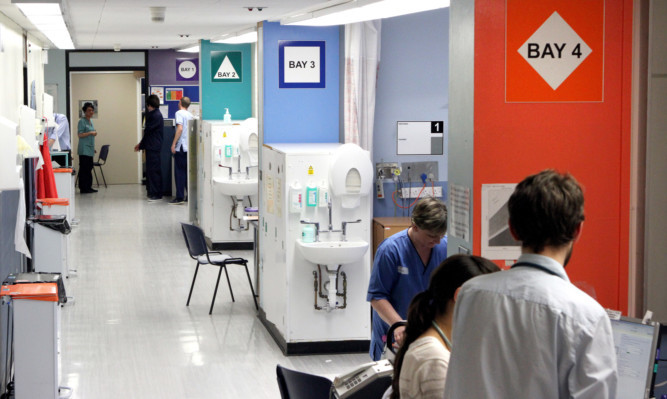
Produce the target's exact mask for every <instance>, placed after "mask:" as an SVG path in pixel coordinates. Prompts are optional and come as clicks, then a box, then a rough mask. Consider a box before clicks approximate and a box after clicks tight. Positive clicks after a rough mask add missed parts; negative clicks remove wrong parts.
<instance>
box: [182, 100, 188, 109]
mask: <svg viewBox="0 0 667 399" xmlns="http://www.w3.org/2000/svg"><path fill="white" fill-rule="evenodd" d="M189 106H190V97H182V98H181V107H183V108H185V109H188V107H189Z"/></svg>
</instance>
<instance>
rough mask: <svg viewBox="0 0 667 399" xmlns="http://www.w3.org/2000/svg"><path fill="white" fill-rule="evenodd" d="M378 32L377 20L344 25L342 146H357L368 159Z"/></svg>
mask: <svg viewBox="0 0 667 399" xmlns="http://www.w3.org/2000/svg"><path fill="white" fill-rule="evenodd" d="M380 32H381V22H380V21H379V20H378V21H368V22H360V23H356V24H350V25H345V93H344V100H343V101H344V111H343V112H344V130H345V143H354V144H357V145H359V146H360V147H361V148H363V149H364V150H367V151H370V152H371V157H372V152H373V122H374V118H375V90H376V87H377V73H378V68H379V67H380Z"/></svg>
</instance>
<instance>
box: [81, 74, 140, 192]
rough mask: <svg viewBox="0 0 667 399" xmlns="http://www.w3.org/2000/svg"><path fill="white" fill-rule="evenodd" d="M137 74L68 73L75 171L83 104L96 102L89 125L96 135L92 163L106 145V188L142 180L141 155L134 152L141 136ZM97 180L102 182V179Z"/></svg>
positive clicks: (138, 77)
mask: <svg viewBox="0 0 667 399" xmlns="http://www.w3.org/2000/svg"><path fill="white" fill-rule="evenodd" d="M137 75H138V74H137V72H133V71H120V72H71V73H70V113H71V114H70V115H69V120H70V127H71V130H72V153H73V158H74V164H75V167H78V157H77V156H76V155H75V154H76V149H77V145H78V142H79V139H78V135H77V125H78V123H79V119H80V118H81V117H82V115H81V113H80V110H81V106H80V105H82V104H83V102H85V101H91V102H94V101H96V102H97V108H96V110H95V115H94V116H93V118H91V121H92V123H93V125H94V127H95V130H96V131H97V136H96V137H95V150H96V151H97V153H96V155H95V157H94V159H95V160H97V157H98V155H99V150H100V148H101V147H102V145H105V144H109V145H110V147H109V157H108V159H107V164H106V165H105V166H104V175H105V177H106V181H107V184H138V183H140V181H141V180H140V176H141V173H140V171H141V157H140V153H136V152H134V146H135V145H136V144H137V143H138V142H139V139H140V137H141V136H140V133H141V114H140V108H139V107H140V104H139V99H140V98H141V97H140V96H141V85H140V84H138V81H139V79H140V78H141V77H143V73H141V75H142V76H137ZM98 177H99V178H100V179H101V178H102V177H101V176H99V174H98Z"/></svg>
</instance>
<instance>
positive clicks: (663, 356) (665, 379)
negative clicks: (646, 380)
mask: <svg viewBox="0 0 667 399" xmlns="http://www.w3.org/2000/svg"><path fill="white" fill-rule="evenodd" d="M666 324H667V323H660V342H658V351H657V354H658V359H657V360H658V367H657V370H658V371H657V373H656V375H655V380H654V381H653V397H654V398H657V399H660V398H662V396H663V395H667V325H666Z"/></svg>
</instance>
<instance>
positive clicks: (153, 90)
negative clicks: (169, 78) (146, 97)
mask: <svg viewBox="0 0 667 399" xmlns="http://www.w3.org/2000/svg"><path fill="white" fill-rule="evenodd" d="M151 94H155V95H156V96H157V97H158V98H159V99H160V104H164V87H156V86H152V87H151Z"/></svg>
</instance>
